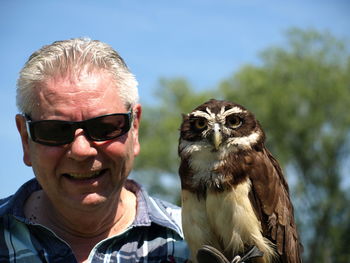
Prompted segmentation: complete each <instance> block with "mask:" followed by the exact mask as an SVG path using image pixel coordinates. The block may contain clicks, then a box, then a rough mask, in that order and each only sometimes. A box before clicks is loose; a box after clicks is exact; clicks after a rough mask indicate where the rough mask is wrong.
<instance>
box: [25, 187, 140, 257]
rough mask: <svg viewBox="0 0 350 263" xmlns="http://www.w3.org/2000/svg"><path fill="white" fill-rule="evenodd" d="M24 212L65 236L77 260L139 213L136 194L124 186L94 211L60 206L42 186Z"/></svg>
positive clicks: (62, 236) (28, 201)
mask: <svg viewBox="0 0 350 263" xmlns="http://www.w3.org/2000/svg"><path fill="white" fill-rule="evenodd" d="M25 215H26V217H27V218H29V219H31V220H32V221H34V222H35V223H38V224H41V225H43V226H46V227H47V228H49V229H51V230H52V231H53V232H54V233H55V234H56V235H58V236H59V237H60V238H61V239H63V240H65V241H66V242H67V243H68V244H69V245H70V246H71V248H72V250H73V252H74V253H75V255H76V257H77V259H78V261H79V262H83V261H84V260H86V259H87V257H88V255H89V253H90V251H91V250H92V248H93V247H94V246H95V245H96V244H97V243H98V242H99V241H101V240H103V239H105V238H108V237H111V236H114V235H117V234H120V233H121V232H123V231H125V230H126V229H127V228H128V227H129V226H130V225H131V224H132V222H133V220H134V218H135V215H136V196H135V195H134V193H132V192H130V191H128V190H127V189H125V188H122V190H121V191H120V193H119V195H118V196H117V197H116V198H115V202H113V203H111V204H108V205H106V206H104V207H101V208H96V209H95V210H93V211H70V213H67V211H61V210H59V209H57V208H56V207H55V206H54V205H53V204H52V203H51V202H50V200H49V199H48V198H47V196H46V195H45V193H44V192H43V191H42V190H41V191H38V192H34V193H33V194H32V195H31V196H30V198H29V199H28V200H27V202H26V205H25ZM67 215H69V216H67Z"/></svg>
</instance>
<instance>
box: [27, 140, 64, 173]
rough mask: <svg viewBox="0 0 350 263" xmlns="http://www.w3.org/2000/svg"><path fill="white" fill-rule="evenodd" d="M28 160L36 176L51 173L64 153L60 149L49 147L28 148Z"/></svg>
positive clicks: (34, 146)
mask: <svg viewBox="0 0 350 263" xmlns="http://www.w3.org/2000/svg"><path fill="white" fill-rule="evenodd" d="M29 152H30V160H31V165H32V167H33V170H34V172H35V174H36V175H40V174H42V173H43V172H49V171H50V172H52V170H54V169H55V167H56V166H57V165H58V163H59V160H60V159H61V158H62V156H63V155H64V153H65V150H64V149H63V148H61V147H49V146H44V145H40V144H36V145H34V143H33V144H32V145H31V146H30V151H29Z"/></svg>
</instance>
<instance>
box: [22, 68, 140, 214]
mask: <svg viewBox="0 0 350 263" xmlns="http://www.w3.org/2000/svg"><path fill="white" fill-rule="evenodd" d="M114 83H115V81H113V79H112V77H111V76H109V75H108V74H106V73H103V72H95V73H93V74H89V75H88V74H85V75H81V76H80V78H79V79H78V80H72V79H70V78H56V79H51V80H49V81H47V82H45V83H44V85H41V87H39V88H38V92H37V98H38V99H37V102H38V104H37V105H36V106H35V109H34V111H33V112H32V113H31V118H32V120H34V121H36V120H65V121H82V120H86V119H90V118H94V117H97V116H100V115H105V114H111V113H126V112H128V111H129V110H130V109H126V108H125V105H124V103H123V102H122V100H121V98H120V96H119V94H118V89H117V88H116V87H115V84H114ZM133 111H134V112H137V115H136V117H135V118H134V121H133V124H132V127H131V129H130V131H129V132H128V133H127V134H125V135H123V136H121V137H117V138H115V139H113V140H109V141H102V142H96V141H90V140H88V139H87V138H86V137H85V135H84V131H83V130H82V129H77V130H76V131H75V138H74V141H73V142H72V143H70V144H66V145H62V146H46V145H42V144H38V143H35V142H33V141H32V140H31V139H29V138H28V135H27V132H26V130H25V123H24V119H23V118H22V117H20V116H19V115H18V116H17V118H16V121H17V126H18V129H19V132H20V134H21V137H22V144H23V149H24V162H25V163H26V164H27V165H28V166H32V167H33V170H34V173H35V175H36V178H37V179H38V181H39V182H40V184H41V186H42V187H43V190H44V191H45V193H46V195H47V196H48V197H49V199H50V200H51V202H52V203H54V204H55V205H61V206H65V207H67V208H68V207H71V208H74V209H83V210H84V209H87V211H89V209H91V208H92V207H95V206H98V205H103V204H107V203H108V202H113V200H115V198H116V195H117V194H118V193H119V192H120V190H121V188H122V186H123V184H124V182H125V180H126V177H127V176H128V174H129V172H130V171H131V169H132V165H133V161H134V157H135V156H136V155H137V154H138V153H139V151H140V146H139V142H138V128H139V120H140V113H141V106H140V105H136V106H134V108H133Z"/></svg>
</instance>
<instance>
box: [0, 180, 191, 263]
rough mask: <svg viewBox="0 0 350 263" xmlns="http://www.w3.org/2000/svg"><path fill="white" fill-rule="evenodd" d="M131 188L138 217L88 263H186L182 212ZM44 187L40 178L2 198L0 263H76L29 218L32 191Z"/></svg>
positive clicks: (93, 253) (131, 183)
mask: <svg viewBox="0 0 350 263" xmlns="http://www.w3.org/2000/svg"><path fill="white" fill-rule="evenodd" d="M127 188H128V189H129V190H131V191H132V192H134V193H135V194H136V196H137V213H136V218H135V220H134V222H133V223H132V225H131V226H130V227H128V229H126V231H125V232H123V233H122V234H119V235H116V236H113V237H110V238H107V239H105V240H102V241H101V242H99V243H98V244H96V246H95V247H94V248H93V249H92V251H91V252H90V255H89V259H88V261H89V262H93V263H98V262H115V263H126V262H148V263H156V262H157V263H166V262H171V263H175V262H176V263H180V262H186V259H187V258H188V255H189V252H188V248H187V244H186V243H185V241H184V240H183V235H182V230H181V227H180V225H181V224H180V218H181V215H180V209H179V208H178V207H176V206H174V205H171V204H169V203H167V202H164V201H161V200H159V199H156V198H152V197H150V196H148V194H147V193H146V191H144V190H143V189H142V188H141V187H140V186H139V185H138V184H137V183H136V182H134V181H131V180H129V181H128V182H127ZM39 189H41V188H40V185H39V184H38V182H37V181H36V179H32V180H30V181H28V182H27V183H25V184H24V185H23V186H22V187H21V188H20V189H19V190H18V191H17V192H16V193H15V194H14V195H12V196H10V197H8V198H5V199H2V200H0V262H1V263H5V262H14V263H28V262H33V263H34V262H48V263H53V262H54V263H73V262H74V263H76V262H77V261H76V259H75V257H74V254H73V252H72V249H71V248H70V247H69V245H68V244H67V243H66V242H65V241H63V240H62V239H60V238H58V237H57V236H56V235H55V233H53V232H52V231H51V230H49V229H47V228H45V227H43V226H41V225H38V224H33V223H32V222H30V221H29V220H28V219H26V218H25V216H24V212H23V207H24V203H25V200H26V199H27V198H28V197H29V196H30V194H31V193H33V192H34V191H37V190H39Z"/></svg>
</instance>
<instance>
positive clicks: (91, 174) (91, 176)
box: [63, 169, 107, 179]
mask: <svg viewBox="0 0 350 263" xmlns="http://www.w3.org/2000/svg"><path fill="white" fill-rule="evenodd" d="M106 171H107V169H103V170H99V171H94V172H88V173H64V174H63V176H65V177H67V178H70V179H94V178H97V177H99V176H101V175H103V174H105V172H106Z"/></svg>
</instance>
